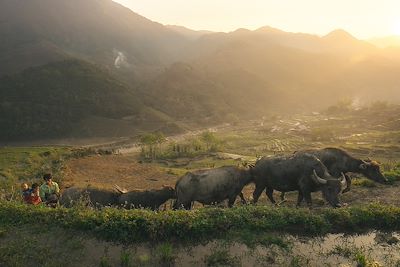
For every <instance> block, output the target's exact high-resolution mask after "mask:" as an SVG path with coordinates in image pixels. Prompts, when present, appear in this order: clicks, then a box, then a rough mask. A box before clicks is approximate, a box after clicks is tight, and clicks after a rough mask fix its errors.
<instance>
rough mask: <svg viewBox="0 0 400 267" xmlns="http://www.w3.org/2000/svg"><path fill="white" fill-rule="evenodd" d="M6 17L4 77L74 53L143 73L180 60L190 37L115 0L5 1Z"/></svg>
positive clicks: (1, 52) (1, 9)
mask: <svg viewBox="0 0 400 267" xmlns="http://www.w3.org/2000/svg"><path fill="white" fill-rule="evenodd" d="M0 18H1V21H0V33H1V36H2V42H1V43H0V59H1V60H2V64H1V67H0V76H1V75H2V74H7V73H13V72H16V71H20V70H22V69H24V68H26V67H31V66H38V65H41V64H43V63H48V62H52V61H54V60H59V59H62V58H63V56H64V55H65V54H68V55H73V56H75V57H82V58H84V59H86V60H90V61H94V62H97V63H101V64H103V65H106V66H109V67H115V68H117V69H118V68H119V69H124V70H125V71H126V72H128V73H129V75H130V76H132V75H133V74H136V75H137V76H136V77H138V76H139V75H140V74H142V73H146V72H147V71H148V70H149V69H150V70H151V71H154V70H155V69H158V68H160V67H161V66H160V65H163V64H168V63H170V62H172V61H174V59H175V56H176V54H177V52H178V51H179V49H180V47H181V46H182V45H184V44H185V42H186V40H187V39H186V38H185V37H184V36H182V35H181V34H179V33H177V32H176V31H173V30H170V29H168V28H167V27H165V26H163V25H161V24H159V23H156V22H153V21H150V20H148V19H146V18H144V17H142V16H140V15H138V14H136V13H134V12H132V11H131V10H130V9H128V8H125V7H123V6H121V5H119V4H117V3H115V2H113V1H111V0H68V1H65V0H62V1H53V0H30V1H23V0H3V1H1V2H0ZM32 51H33V52H34V53H33V55H30V54H31V52H32Z"/></svg>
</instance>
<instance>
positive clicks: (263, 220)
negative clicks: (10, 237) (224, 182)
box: [0, 201, 400, 254]
mask: <svg viewBox="0 0 400 267" xmlns="http://www.w3.org/2000/svg"><path fill="white" fill-rule="evenodd" d="M19 224H42V225H43V224H45V225H48V226H52V225H54V226H61V227H65V228H67V229H75V230H81V231H85V232H88V233H92V234H95V235H97V236H99V237H101V238H104V239H107V240H115V241H119V242H128V243H130V242H141V241H162V240H180V241H186V242H187V241H199V240H208V239H213V238H218V237H221V236H226V234H227V233H232V234H234V233H235V232H241V231H245V232H246V231H247V232H276V231H278V232H279V231H284V232H291V233H299V234H305V235H309V234H325V233H329V232H347V231H349V232H354V231H357V232H360V231H366V230H370V229H382V230H392V231H395V230H399V229H400V208H398V207H394V206H383V205H379V204H371V205H367V206H358V207H350V208H342V209H321V210H316V211H309V210H308V209H293V208H275V207H266V206H242V207H235V208H232V209H220V208H205V209H199V210H193V211H182V210H180V211H163V212H152V211H148V210H130V211H129V210H119V209H114V208H106V209H104V210H101V211H96V210H87V209H64V208H60V209H55V210H54V209H48V208H45V207H32V206H26V205H23V204H18V203H13V202H4V201H2V202H0V226H7V225H19ZM232 236H234V235H232ZM260 242H262V243H265V242H270V243H280V241H277V240H269V241H268V240H267V241H266V240H265V239H264V240H263V239H260ZM167 254H170V253H169V252H168V253H167Z"/></svg>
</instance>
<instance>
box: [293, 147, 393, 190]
mask: <svg viewBox="0 0 400 267" xmlns="http://www.w3.org/2000/svg"><path fill="white" fill-rule="evenodd" d="M304 153H307V154H312V155H314V156H316V157H317V158H318V159H319V160H321V161H322V163H324V165H325V166H326V167H327V168H328V171H329V173H330V174H331V175H332V176H333V177H336V178H339V177H341V174H342V173H344V174H345V177H346V181H347V188H346V190H345V191H346V192H347V191H349V190H350V186H351V179H350V177H349V176H347V175H346V173H348V172H353V173H359V174H362V175H364V176H365V177H367V178H368V179H370V180H373V181H375V182H378V183H381V184H384V183H386V182H387V179H386V178H385V177H384V176H383V174H382V173H381V171H380V168H379V164H378V163H377V162H375V161H370V160H361V159H357V158H355V157H353V156H351V155H350V154H349V153H347V152H346V151H344V150H343V149H339V148H332V147H328V148H323V149H313V150H303V151H298V152H296V153H295V154H304Z"/></svg>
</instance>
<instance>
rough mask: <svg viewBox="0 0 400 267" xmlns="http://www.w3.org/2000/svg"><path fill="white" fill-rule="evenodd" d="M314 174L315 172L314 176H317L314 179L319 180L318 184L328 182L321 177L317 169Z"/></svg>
mask: <svg viewBox="0 0 400 267" xmlns="http://www.w3.org/2000/svg"><path fill="white" fill-rule="evenodd" d="M313 174H314V175H313V177H314V178H315V179H314V181H315V182H317V183H318V184H326V183H327V182H328V181H327V180H325V179H322V178H321V177H319V176H318V174H317V172H316V171H315V170H313Z"/></svg>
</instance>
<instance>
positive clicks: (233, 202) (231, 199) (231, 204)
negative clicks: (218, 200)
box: [228, 195, 237, 208]
mask: <svg viewBox="0 0 400 267" xmlns="http://www.w3.org/2000/svg"><path fill="white" fill-rule="evenodd" d="M236 197H237V196H236V195H235V196H231V197H230V198H229V200H228V207H229V208H232V206H233V204H235V200H236Z"/></svg>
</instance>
